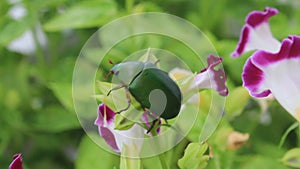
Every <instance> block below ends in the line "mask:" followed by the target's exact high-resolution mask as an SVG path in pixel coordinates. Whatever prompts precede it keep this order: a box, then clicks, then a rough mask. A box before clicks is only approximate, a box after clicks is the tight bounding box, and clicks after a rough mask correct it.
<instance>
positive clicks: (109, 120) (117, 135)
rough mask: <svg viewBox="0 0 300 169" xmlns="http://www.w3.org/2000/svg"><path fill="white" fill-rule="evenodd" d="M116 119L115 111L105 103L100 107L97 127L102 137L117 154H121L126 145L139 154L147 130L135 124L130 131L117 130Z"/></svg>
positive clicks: (96, 122)
mask: <svg viewBox="0 0 300 169" xmlns="http://www.w3.org/2000/svg"><path fill="white" fill-rule="evenodd" d="M114 118H115V112H114V111H112V110H111V109H110V108H109V107H108V106H106V105H105V104H103V103H102V104H100V105H99V107H98V117H97V119H96V120H95V125H97V126H98V130H99V134H100V136H101V137H103V139H104V140H105V142H106V143H107V144H108V145H109V146H111V148H112V149H113V150H114V151H116V152H120V151H121V150H122V147H123V145H124V144H125V145H126V147H129V148H133V149H134V150H136V151H137V152H139V151H140V150H141V147H142V144H143V139H141V138H144V132H145V129H144V128H142V127H141V126H139V125H137V124H134V125H133V126H132V127H131V128H130V129H128V130H115V129H114V128H115V124H114Z"/></svg>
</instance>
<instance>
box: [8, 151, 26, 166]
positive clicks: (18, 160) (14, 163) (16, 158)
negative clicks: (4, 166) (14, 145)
mask: <svg viewBox="0 0 300 169" xmlns="http://www.w3.org/2000/svg"><path fill="white" fill-rule="evenodd" d="M13 158H14V160H13V161H12V162H11V164H10V165H9V169H23V166H22V155H21V154H15V155H14V157H13Z"/></svg>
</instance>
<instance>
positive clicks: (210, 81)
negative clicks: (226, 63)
mask: <svg viewBox="0 0 300 169" xmlns="http://www.w3.org/2000/svg"><path fill="white" fill-rule="evenodd" d="M221 62H222V58H221V57H218V56H214V55H209V56H208V58H207V63H208V66H207V67H206V68H204V69H203V70H202V71H201V73H199V74H198V75H197V76H196V84H197V86H198V87H199V88H200V89H205V88H213V89H215V90H216V91H217V92H218V93H219V94H220V95H221V96H227V95H228V88H227V86H226V84H225V83H226V75H225V72H224V69H223V68H219V69H218V70H216V69H215V67H216V66H217V65H219V64H220V63H221Z"/></svg>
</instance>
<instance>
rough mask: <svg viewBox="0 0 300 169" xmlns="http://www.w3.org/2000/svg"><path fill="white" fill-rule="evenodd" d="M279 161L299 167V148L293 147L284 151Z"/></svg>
mask: <svg viewBox="0 0 300 169" xmlns="http://www.w3.org/2000/svg"><path fill="white" fill-rule="evenodd" d="M281 161H282V162H283V164H284V165H287V166H289V167H294V168H300V148H294V149H291V150H289V151H288V152H286V153H285V155H284V156H283V157H282V159H281Z"/></svg>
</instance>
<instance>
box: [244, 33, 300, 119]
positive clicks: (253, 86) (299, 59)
mask: <svg viewBox="0 0 300 169" xmlns="http://www.w3.org/2000/svg"><path fill="white" fill-rule="evenodd" d="M299 72H300V37H299V36H290V37H289V38H286V39H284V40H283V41H282V45H281V48H280V50H279V52H277V53H271V52H267V51H262V50H260V51H257V52H255V53H254V54H253V55H252V56H251V57H250V58H249V59H248V61H247V62H246V65H245V67H244V70H243V75H242V78H243V82H244V86H245V87H246V88H247V89H248V90H249V91H250V94H251V95H252V96H254V97H265V96H268V95H269V94H270V93H272V94H273V95H274V97H275V98H276V99H277V100H278V101H279V103H280V104H281V105H282V106H283V107H284V108H285V109H286V110H287V111H288V112H289V113H290V114H291V115H293V116H294V117H295V118H296V119H297V120H299V121H300V97H299V96H300V76H299Z"/></svg>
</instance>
